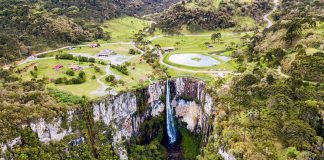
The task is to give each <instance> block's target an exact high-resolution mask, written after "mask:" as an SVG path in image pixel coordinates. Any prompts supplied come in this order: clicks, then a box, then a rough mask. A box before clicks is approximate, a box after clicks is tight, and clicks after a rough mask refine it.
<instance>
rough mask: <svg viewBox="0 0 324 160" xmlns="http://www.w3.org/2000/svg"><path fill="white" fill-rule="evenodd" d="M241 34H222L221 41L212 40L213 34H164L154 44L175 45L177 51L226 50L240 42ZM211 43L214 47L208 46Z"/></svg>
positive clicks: (206, 51)
mask: <svg viewBox="0 0 324 160" xmlns="http://www.w3.org/2000/svg"><path fill="white" fill-rule="evenodd" d="M240 38H241V34H236V33H226V34H222V38H221V40H220V41H215V42H212V41H211V35H209V34H207V35H190V36H181V35H180V36H164V37H159V38H156V39H155V40H153V42H152V44H153V45H157V44H159V45H161V47H175V48H176V51H175V52H183V53H184V52H187V53H209V52H219V51H225V50H226V48H227V47H228V46H231V45H236V44H239V43H240V42H241V41H240ZM206 43H210V44H211V45H212V46H213V47H208V45H207V44H206Z"/></svg>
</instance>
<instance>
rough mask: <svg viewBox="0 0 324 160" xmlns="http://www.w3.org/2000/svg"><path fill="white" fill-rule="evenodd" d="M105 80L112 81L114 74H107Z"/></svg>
mask: <svg viewBox="0 0 324 160" xmlns="http://www.w3.org/2000/svg"><path fill="white" fill-rule="evenodd" d="M105 80H106V82H114V81H115V80H116V77H115V76H114V75H109V76H107V77H106V78H105Z"/></svg>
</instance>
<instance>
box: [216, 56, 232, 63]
mask: <svg viewBox="0 0 324 160" xmlns="http://www.w3.org/2000/svg"><path fill="white" fill-rule="evenodd" d="M218 58H219V59H221V60H222V61H224V62H228V61H230V60H231V59H232V58H231V57H227V56H218Z"/></svg>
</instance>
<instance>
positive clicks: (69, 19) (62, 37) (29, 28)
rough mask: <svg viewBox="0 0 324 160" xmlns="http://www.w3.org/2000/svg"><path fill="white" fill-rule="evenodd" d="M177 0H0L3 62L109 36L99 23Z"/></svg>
mask: <svg viewBox="0 0 324 160" xmlns="http://www.w3.org/2000/svg"><path fill="white" fill-rule="evenodd" d="M174 2H177V0H165V1H163V3H164V4H165V6H164V5H160V3H161V2H156V1H153V2H150V1H148V0H135V1H127V0H122V1H106V0H82V1H70V0H51V1H48V0H28V1H26V0H0V26H1V30H0V65H3V64H7V63H10V62H12V61H15V60H18V59H21V58H23V57H25V56H28V55H31V54H32V53H33V52H34V51H41V50H45V49H48V48H56V47H58V46H62V45H66V44H71V43H80V42H86V41H94V40H96V39H106V40H107V39H109V37H110V33H107V32H104V31H103V29H102V28H101V27H100V24H101V23H102V22H104V20H107V19H111V18H113V17H117V16H119V15H122V14H134V13H140V12H145V11H146V12H153V11H156V10H160V9H162V8H164V7H167V6H169V5H170V4H172V3H174Z"/></svg>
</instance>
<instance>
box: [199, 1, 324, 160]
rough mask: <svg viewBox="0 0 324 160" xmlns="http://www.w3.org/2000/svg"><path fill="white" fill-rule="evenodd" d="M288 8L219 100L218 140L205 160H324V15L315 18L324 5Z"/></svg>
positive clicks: (258, 38) (247, 53)
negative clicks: (226, 157) (226, 159)
mask: <svg viewBox="0 0 324 160" xmlns="http://www.w3.org/2000/svg"><path fill="white" fill-rule="evenodd" d="M282 3H283V4H282V7H283V8H286V7H288V8H289V9H283V10H280V11H277V12H276V13H275V14H274V19H276V20H278V21H277V23H276V24H275V25H274V26H272V27H271V28H269V29H266V30H264V31H263V32H259V33H256V34H255V35H254V36H253V37H252V43H251V44H249V47H248V48H247V49H246V50H244V49H243V50H242V51H241V53H244V54H241V55H240V56H239V57H240V58H241V59H242V60H243V61H242V60H241V62H240V64H241V67H244V68H245V69H243V70H240V71H241V72H243V75H242V76H239V77H236V78H235V79H233V80H232V83H231V87H230V89H229V90H228V91H227V92H222V93H223V94H221V95H220V96H219V98H220V102H219V104H218V106H217V108H218V112H217V114H218V115H217V118H216V120H215V123H214V124H215V126H214V134H213V136H211V138H210V142H209V143H208V144H207V146H206V147H205V149H204V151H203V153H202V155H201V156H200V157H199V159H219V155H216V154H214V153H213V152H214V151H215V150H218V149H223V150H225V151H227V152H229V153H230V154H232V155H233V156H234V157H235V158H237V159H279V160H284V159H323V158H324V154H323V153H324V152H323V146H324V140H323V138H324V128H323V126H324V124H323V122H324V121H323V119H324V92H323V91H324V88H323V77H324V76H323V64H324V61H323V53H322V51H321V50H322V49H321V47H320V46H321V44H322V40H323V33H322V30H321V29H322V28H321V27H320V29H319V30H316V29H315V28H316V27H317V26H318V25H321V23H322V20H321V18H320V16H321V14H316V15H317V16H316V17H313V18H312V16H313V15H314V10H316V11H318V10H321V8H319V7H318V6H316V5H314V4H317V5H320V2H319V1H317V2H315V1H314V2H310V1H303V2H301V1H298V2H296V1H283V2H282ZM304 4H308V5H306V6H304ZM312 9H314V10H312ZM299 11H300V12H299ZM299 13H300V14H299ZM301 14H303V15H302V16H301ZM245 61H246V62H245ZM247 62H256V63H254V64H253V65H251V64H250V63H247ZM247 65H250V66H249V67H245V66H247ZM241 67H240V68H241ZM281 68H283V72H284V73H281V71H280V70H281ZM285 73H286V74H288V75H285ZM220 83H222V82H220Z"/></svg>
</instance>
